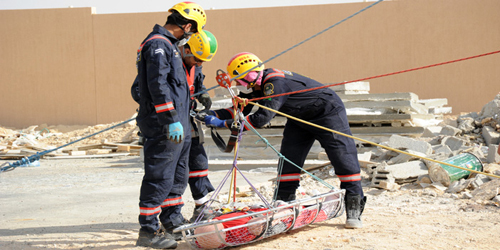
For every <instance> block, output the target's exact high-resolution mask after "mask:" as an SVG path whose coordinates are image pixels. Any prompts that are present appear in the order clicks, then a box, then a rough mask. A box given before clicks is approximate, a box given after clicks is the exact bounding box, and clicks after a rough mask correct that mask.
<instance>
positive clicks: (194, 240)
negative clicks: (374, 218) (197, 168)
mask: <svg viewBox="0 0 500 250" xmlns="http://www.w3.org/2000/svg"><path fill="white" fill-rule="evenodd" d="M344 195H345V190H338V189H333V190H331V191H329V192H327V193H323V194H319V195H315V196H312V197H307V198H303V199H298V200H295V201H291V202H288V203H287V204H286V205H280V206H278V207H272V208H269V209H266V210H264V211H259V212H253V213H249V214H245V215H240V216H235V217H232V218H228V219H222V220H216V221H211V220H203V221H200V222H198V223H193V224H187V225H183V226H181V227H178V228H176V229H175V230H174V232H182V235H183V239H184V240H185V241H186V242H187V243H188V244H189V246H190V247H191V249H223V248H226V247H234V246H240V245H244V244H249V243H253V242H256V241H260V240H262V239H265V238H268V237H271V236H274V235H277V234H281V233H284V232H288V231H290V230H295V229H297V228H301V227H304V226H306V225H309V224H312V223H315V222H320V221H326V220H329V219H332V218H336V217H339V216H341V215H342V214H343V213H344V210H345V205H344ZM283 211H290V212H285V213H280V212H283ZM320 214H322V216H321V217H320V216H319V215H320ZM248 217H251V218H252V219H255V218H259V219H258V220H253V221H249V222H248V223H245V224H241V225H237V226H232V227H228V228H223V229H220V228H219V227H220V223H225V222H230V221H235V220H238V219H243V218H248ZM206 226H213V230H212V231H209V232H205V233H199V234H194V232H195V230H196V228H199V227H206ZM249 227H254V228H255V227H258V228H262V232H261V233H260V234H258V235H255V237H254V238H253V239H250V240H248V239H245V240H243V239H242V240H238V239H235V238H234V237H233V238H232V239H231V240H228V239H227V236H228V235H234V234H236V233H238V232H240V231H241V232H244V231H248V230H247V229H248V228H249ZM208 237H210V239H213V240H214V241H216V242H218V243H220V245H218V246H217V247H214V248H205V247H203V246H201V245H200V244H199V243H198V240H201V239H202V238H203V239H205V240H206V239H207V238H208ZM216 244H217V243H216Z"/></svg>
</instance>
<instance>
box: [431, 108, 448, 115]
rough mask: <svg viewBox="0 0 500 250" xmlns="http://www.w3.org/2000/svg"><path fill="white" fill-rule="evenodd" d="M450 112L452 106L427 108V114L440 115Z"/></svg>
mask: <svg viewBox="0 0 500 250" xmlns="http://www.w3.org/2000/svg"><path fill="white" fill-rule="evenodd" d="M451 113H452V107H437V108H429V114H435V115H442V114H451Z"/></svg>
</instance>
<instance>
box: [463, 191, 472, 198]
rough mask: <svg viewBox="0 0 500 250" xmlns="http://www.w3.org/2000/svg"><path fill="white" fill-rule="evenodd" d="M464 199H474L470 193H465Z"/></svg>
mask: <svg viewBox="0 0 500 250" xmlns="http://www.w3.org/2000/svg"><path fill="white" fill-rule="evenodd" d="M462 199H472V195H471V194H470V193H469V192H464V193H463V194H462Z"/></svg>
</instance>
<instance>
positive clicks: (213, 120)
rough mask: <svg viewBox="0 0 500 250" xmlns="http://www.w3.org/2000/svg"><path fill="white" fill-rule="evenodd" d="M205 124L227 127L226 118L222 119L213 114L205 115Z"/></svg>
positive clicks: (212, 126)
mask: <svg viewBox="0 0 500 250" xmlns="http://www.w3.org/2000/svg"><path fill="white" fill-rule="evenodd" d="M205 125H206V126H207V127H211V128H215V127H217V128H225V127H226V122H225V120H221V119H219V118H217V117H215V116H213V115H207V116H205Z"/></svg>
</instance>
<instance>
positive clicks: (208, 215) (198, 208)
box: [189, 201, 216, 223]
mask: <svg viewBox="0 0 500 250" xmlns="http://www.w3.org/2000/svg"><path fill="white" fill-rule="evenodd" d="M207 202H208V201H207ZM207 202H205V203H203V204H202V205H195V206H194V210H193V216H192V217H191V219H189V222H190V223H194V222H195V221H196V219H198V216H200V214H201V212H202V211H203V217H201V218H200V220H210V219H213V218H214V217H215V215H216V209H215V208H213V207H206V208H205V205H206V204H207ZM203 209H205V210H203Z"/></svg>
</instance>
